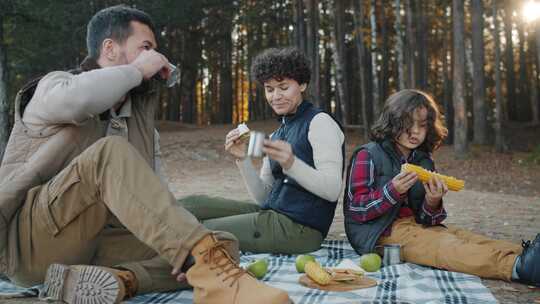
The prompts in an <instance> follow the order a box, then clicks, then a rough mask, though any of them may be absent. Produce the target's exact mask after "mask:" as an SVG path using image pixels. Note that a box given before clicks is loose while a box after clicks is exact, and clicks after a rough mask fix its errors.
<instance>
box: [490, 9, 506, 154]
mask: <svg viewBox="0 0 540 304" xmlns="http://www.w3.org/2000/svg"><path fill="white" fill-rule="evenodd" d="M492 6H493V38H494V39H493V42H494V47H495V99H496V102H495V122H494V129H495V149H496V150H497V151H498V152H503V151H505V150H506V147H505V143H504V136H503V133H502V125H503V119H504V116H503V113H502V103H503V101H502V88H501V39H500V36H499V35H500V33H499V17H498V8H497V1H493V4H492Z"/></svg>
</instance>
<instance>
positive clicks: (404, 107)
mask: <svg viewBox="0 0 540 304" xmlns="http://www.w3.org/2000/svg"><path fill="white" fill-rule="evenodd" d="M419 108H426V110H427V124H428V125H427V134H426V139H425V140H424V142H423V143H422V144H421V145H420V147H418V149H419V150H421V151H424V152H427V153H431V152H433V151H434V150H436V149H437V148H438V147H439V146H440V145H441V143H442V141H443V140H444V139H445V138H446V136H447V135H448V129H446V127H445V126H444V117H443V115H442V114H441V112H440V110H439V107H438V105H437V103H436V102H435V100H434V99H433V97H431V96H430V95H428V94H427V93H424V92H422V91H419V90H401V91H399V92H397V93H394V94H392V95H391V96H390V97H388V99H387V100H386V102H385V104H384V108H383V110H382V112H381V115H380V116H379V119H378V120H377V121H376V122H375V123H374V124H373V126H372V128H371V133H370V139H371V140H374V141H378V142H380V141H383V140H385V139H390V140H392V141H395V139H396V138H397V137H398V136H399V135H400V134H401V133H403V132H409V130H410V128H411V127H412V125H413V113H414V111H415V110H417V109H419Z"/></svg>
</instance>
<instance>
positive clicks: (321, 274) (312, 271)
mask: <svg viewBox="0 0 540 304" xmlns="http://www.w3.org/2000/svg"><path fill="white" fill-rule="evenodd" d="M304 270H305V271H306V274H307V276H308V277H309V278H310V279H312V280H313V281H315V282H317V283H318V284H320V285H328V283H330V281H331V280H332V276H331V275H330V274H329V273H328V272H327V271H326V270H324V268H322V267H321V265H319V264H318V263H317V262H313V261H309V262H307V263H306V265H305V267H304Z"/></svg>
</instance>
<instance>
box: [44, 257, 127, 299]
mask: <svg viewBox="0 0 540 304" xmlns="http://www.w3.org/2000/svg"><path fill="white" fill-rule="evenodd" d="M136 291H137V279H136V278H135V275H133V273H131V272H130V271H128V270H118V269H113V268H108V267H101V266H90V265H72V266H68V265H62V264H52V265H51V266H49V268H48V269H47V274H46V276H45V283H44V287H43V289H42V290H41V292H40V295H39V297H40V298H42V299H47V300H54V301H62V302H65V303H69V304H101V303H120V301H122V300H123V299H125V298H126V297H132V296H134V295H135V293H136Z"/></svg>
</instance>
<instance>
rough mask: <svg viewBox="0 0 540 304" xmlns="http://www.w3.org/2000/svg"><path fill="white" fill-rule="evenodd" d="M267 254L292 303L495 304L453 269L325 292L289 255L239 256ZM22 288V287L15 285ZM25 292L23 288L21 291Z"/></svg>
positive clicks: (181, 295)
mask: <svg viewBox="0 0 540 304" xmlns="http://www.w3.org/2000/svg"><path fill="white" fill-rule="evenodd" d="M313 255H314V256H315V257H316V259H317V261H319V262H320V263H321V264H322V265H324V266H326V267H335V266H337V265H338V264H340V263H342V262H343V261H344V260H345V261H346V260H353V261H358V255H357V254H356V253H355V252H354V250H353V249H352V248H351V247H350V245H349V244H348V243H347V242H346V241H325V243H324V244H323V246H322V248H321V249H320V250H318V251H316V252H314V253H313ZM260 258H267V259H268V260H269V268H268V273H267V274H266V276H265V277H264V278H263V281H264V282H265V283H267V284H269V285H271V286H274V287H278V288H281V289H284V290H286V291H287V292H288V293H289V296H290V297H291V298H292V299H293V301H294V302H295V303H296V304H311V303H324V304H345V303H347V304H351V303H359V304H360V303H362V304H363V303H403V304H404V303H414V304H423V303H425V304H428V303H429V304H431V303H445V304H468V303H478V304H480V303H482V304H489V303H498V302H497V300H496V299H495V298H494V297H493V295H492V294H491V292H490V291H489V289H487V288H486V287H485V286H484V285H482V282H481V280H480V278H478V277H476V276H472V275H467V274H463V273H457V272H448V271H442V270H437V269H432V268H428V267H422V266H418V265H414V264H409V263H406V264H399V265H393V266H389V267H383V268H382V269H381V270H380V271H379V272H375V273H368V276H369V277H371V278H374V279H375V280H377V282H378V283H379V284H378V285H377V286H376V287H371V288H367V289H360V290H355V291H349V292H327V291H321V290H316V289H310V288H307V287H304V286H302V285H300V284H299V283H298V278H299V277H300V274H298V273H297V272H296V268H295V258H296V256H292V255H276V254H244V255H242V257H241V264H242V265H246V264H248V263H249V262H251V261H252V260H255V259H260ZM13 288H14V286H13V285H11V284H9V283H8V282H6V281H2V282H0V293H2V292H5V291H8V289H9V290H10V291H13V290H14V289H13ZM20 290H23V291H24V289H20ZM26 291H27V292H28V289H27V290H26ZM192 298H193V292H192V291H191V290H184V291H178V292H171V293H152V294H146V295H141V296H137V297H135V298H132V299H130V300H129V301H127V302H126V303H130V304H143V303H144V304H146V303H148V304H150V303H160V304H167V303H182V304H183V303H186V304H187V303H192Z"/></svg>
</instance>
